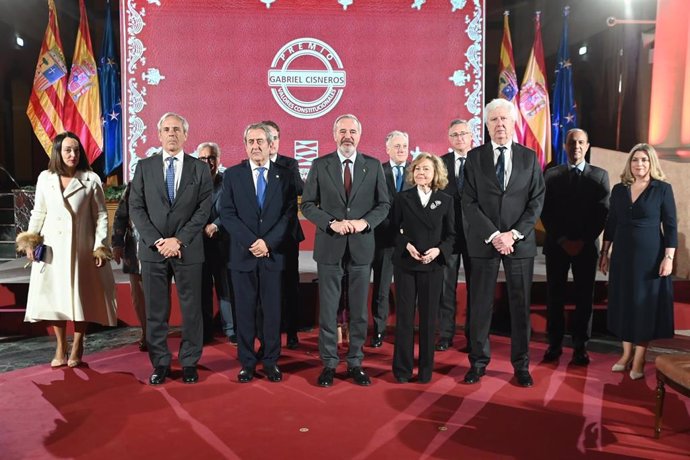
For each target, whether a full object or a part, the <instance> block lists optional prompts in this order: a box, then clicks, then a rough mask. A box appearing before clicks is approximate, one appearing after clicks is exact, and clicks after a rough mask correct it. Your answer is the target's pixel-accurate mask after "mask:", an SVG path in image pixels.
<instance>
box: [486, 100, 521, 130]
mask: <svg viewBox="0 0 690 460" xmlns="http://www.w3.org/2000/svg"><path fill="white" fill-rule="evenodd" d="M499 108H501V109H507V110H508V112H509V113H510V117H511V118H512V119H513V121H517V118H518V115H517V109H516V108H515V105H514V104H513V103H512V102H510V101H508V100H506V99H501V98H496V99H494V100H492V101H491V102H489V103H488V104H486V107H485V108H484V124H486V122H487V117H488V116H489V114H490V113H491V112H493V111H494V110H496V109H499Z"/></svg>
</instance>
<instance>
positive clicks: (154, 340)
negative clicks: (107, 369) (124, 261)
mask: <svg viewBox="0 0 690 460" xmlns="http://www.w3.org/2000/svg"><path fill="white" fill-rule="evenodd" d="M201 265H202V264H182V263H180V262H179V259H176V258H171V259H168V260H166V261H164V262H144V261H142V262H141V276H142V279H143V282H144V298H145V299H146V343H147V345H148V349H149V358H150V359H151V364H153V366H154V367H155V366H170V363H171V361H172V354H171V353H170V350H169V349H168V329H169V325H168V321H169V320H170V287H171V280H172V277H173V276H174V277H175V287H176V288H177V298H178V300H179V302H180V312H181V314H182V342H180V352H179V360H180V364H181V365H182V366H183V367H191V366H196V364H197V363H198V362H199V359H201V352H202V349H203V337H204V334H203V324H202V319H201Z"/></svg>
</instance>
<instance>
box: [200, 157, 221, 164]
mask: <svg viewBox="0 0 690 460" xmlns="http://www.w3.org/2000/svg"><path fill="white" fill-rule="evenodd" d="M199 159H200V160H201V161H205V162H209V161H210V162H213V163H215V162H216V161H218V158H217V157H199Z"/></svg>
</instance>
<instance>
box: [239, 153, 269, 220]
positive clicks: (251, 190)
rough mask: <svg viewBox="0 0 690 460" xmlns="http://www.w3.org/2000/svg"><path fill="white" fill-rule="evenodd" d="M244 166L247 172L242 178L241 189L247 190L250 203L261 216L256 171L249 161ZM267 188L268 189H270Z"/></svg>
mask: <svg viewBox="0 0 690 460" xmlns="http://www.w3.org/2000/svg"><path fill="white" fill-rule="evenodd" d="M242 164H243V165H244V167H245V169H246V172H245V173H244V174H242V175H241V176H240V180H241V181H242V184H241V186H240V187H239V188H240V190H247V194H248V195H249V196H248V198H249V202H250V203H251V205H252V207H253V208H254V210H255V211H256V213H257V214H261V210H260V209H259V203H257V201H256V186H255V185H254V170H253V169H252V164H251V162H249V161H245V162H243V163H242ZM269 171H270V169H269ZM266 188H267V189H268V187H266ZM264 198H265V197H264ZM265 203H266V202H265V200H264V204H265Z"/></svg>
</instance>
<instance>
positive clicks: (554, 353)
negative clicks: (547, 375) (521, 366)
mask: <svg viewBox="0 0 690 460" xmlns="http://www.w3.org/2000/svg"><path fill="white" fill-rule="evenodd" d="M562 354H563V349H562V348H561V347H556V346H553V345H549V348H547V349H546V352H545V353H544V359H542V361H543V362H545V363H552V362H554V361H556V360H557V359H558V358H560V357H561V355H562Z"/></svg>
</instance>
